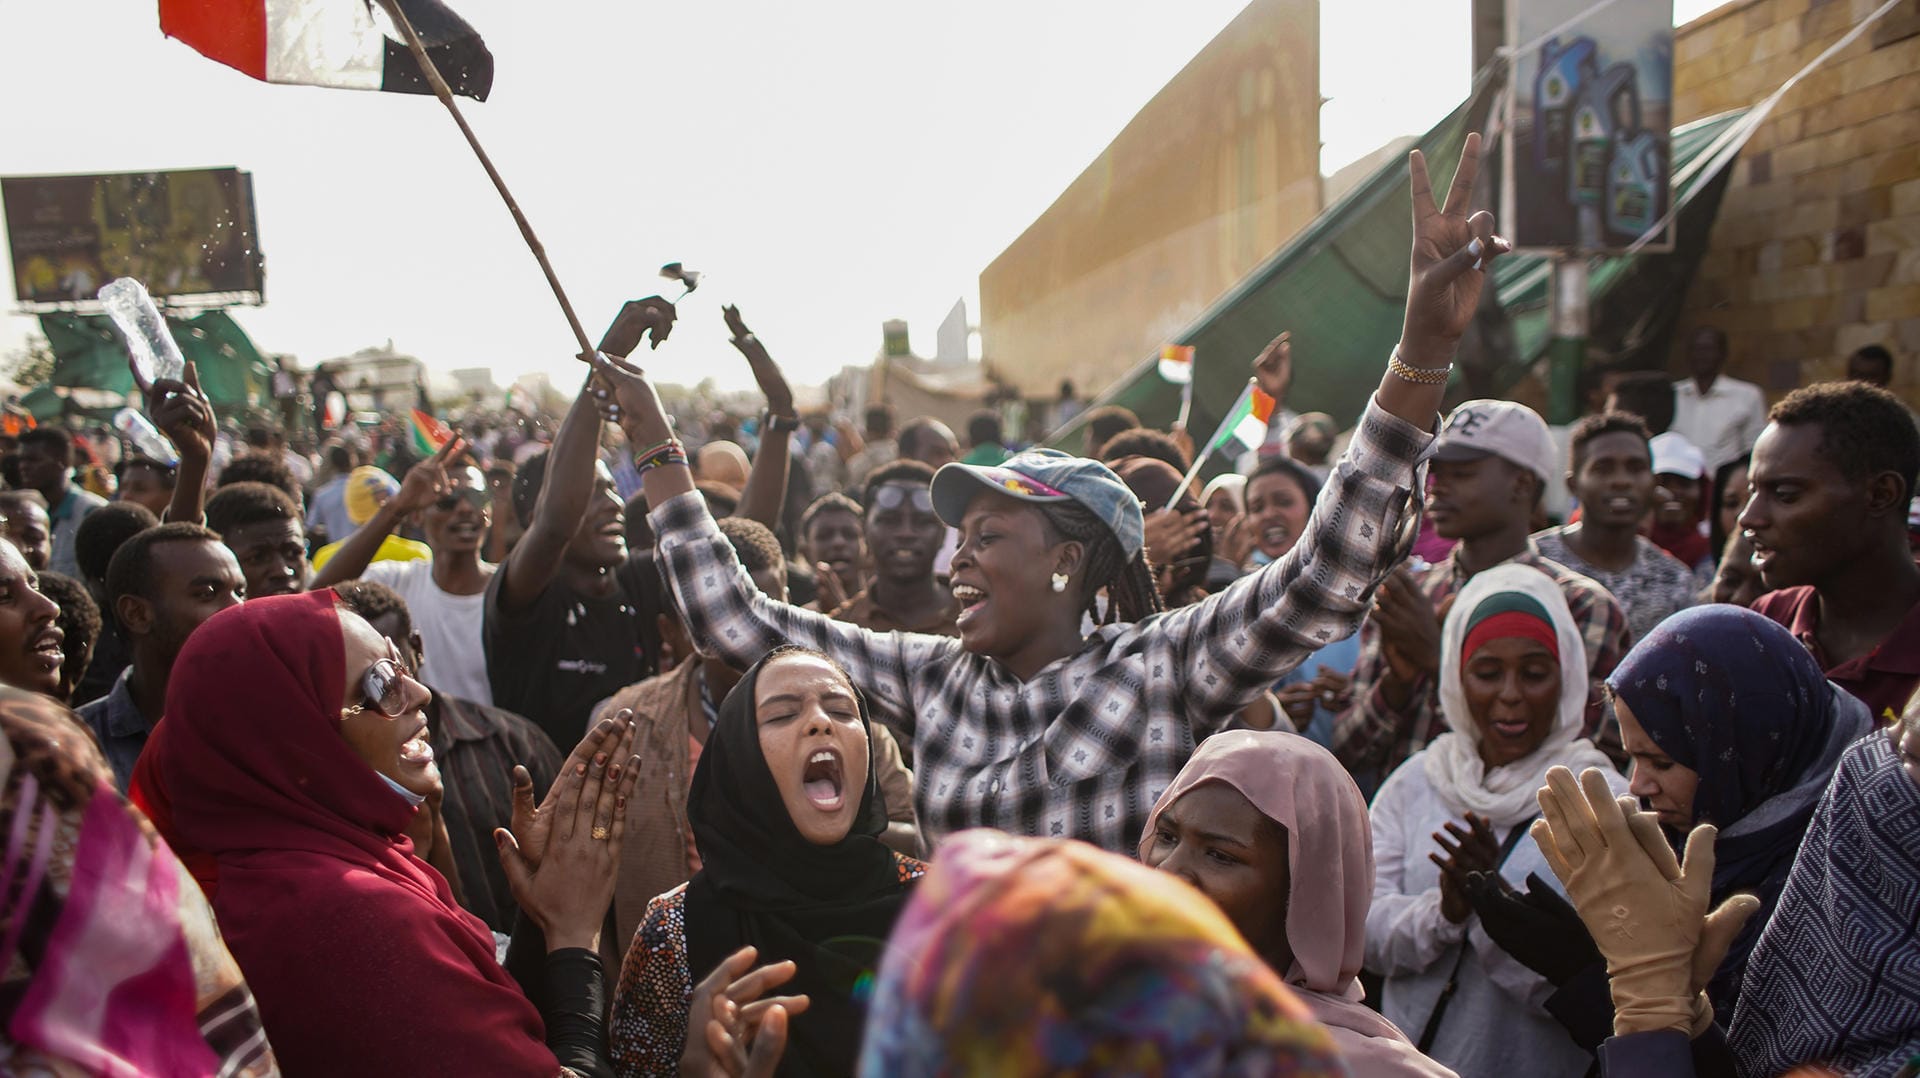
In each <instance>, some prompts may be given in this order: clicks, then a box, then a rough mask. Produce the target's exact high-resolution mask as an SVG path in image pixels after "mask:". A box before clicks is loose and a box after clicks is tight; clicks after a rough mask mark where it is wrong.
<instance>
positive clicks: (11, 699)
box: [0, 688, 279, 1078]
mask: <svg viewBox="0 0 1920 1078" xmlns="http://www.w3.org/2000/svg"><path fill="white" fill-rule="evenodd" d="M0 836H5V838H4V850H5V854H4V864H0V878H3V879H4V880H5V881H6V884H5V885H4V886H0V940H3V941H4V942H3V943H0V969H4V970H5V971H6V973H5V974H4V978H3V979H0V998H4V999H5V1000H6V1003H5V1005H4V1007H0V1022H3V1023H4V1026H5V1032H4V1033H3V1034H0V1056H4V1058H5V1063H4V1065H0V1069H4V1070H5V1071H6V1072H7V1073H9V1074H14V1073H19V1074H111V1075H126V1076H133V1078H145V1076H152V1078H160V1076H163V1075H164V1076H168V1078H171V1076H174V1075H179V1076H183V1078H186V1076H194V1078H212V1076H213V1075H216V1074H218V1075H221V1076H223V1078H225V1076H233V1078H265V1076H267V1075H274V1074H278V1073H279V1071H278V1070H277V1069H276V1066H275V1063H274V1057H273V1052H272V1050H271V1049H270V1048H268V1046H267V1041H266V1038H265V1037H264V1036H263V1035H262V1033H261V1029H260V1012H259V1010H258V1009H257V1008H256V1007H255V1006H254V1002H253V995H252V994H251V993H250V992H249V991H248V990H247V983H246V981H244V980H242V979H241V976H240V970H239V967H237V966H236V965H235V964H234V961H233V957H232V955H230V954H229V953H228V952H227V948H226V946H225V945H224V944H223V943H222V942H221V940H220V931H219V929H218V928H216V927H215V926H214V923H213V911H212V910H211V909H209V908H208V907H207V901H206V899H205V898H204V897H202V896H201V894H200V889H199V888H198V887H195V886H194V885H193V881H192V879H191V878H189V877H188V875H187V873H186V872H185V870H183V869H182V868H181V867H180V862H178V861H176V860H174V857H173V854H172V853H170V852H169V851H168V849H167V846H166V844H165V843H164V842H161V841H160V839H159V838H158V836H156V835H155V834H154V833H153V831H152V829H151V828H149V827H147V826H146V821H145V820H144V819H142V818H141V816H140V814H139V813H138V812H135V811H133V810H132V809H131V808H129V807H128V805H127V803H126V802H125V801H123V800H122V799H121V798H120V795H119V793H117V792H116V791H115V790H114V787H113V772H112V770H110V769H109V768H108V767H107V761H106V760H105V758H103V757H102V756H101V755H100V749H99V748H98V747H97V746H96V745H95V744H94V741H93V738H92V737H91V736H90V735H89V734H88V733H87V729H86V727H84V726H82V725H81V724H80V723H79V722H78V721H77V720H76V719H75V718H74V716H73V715H72V713H70V712H68V711H67V710H66V709H64V708H62V707H60V706H59V705H58V704H55V703H54V702H52V701H51V700H48V699H47V698H46V697H43V696H38V695H35V694H32V693H27V692H21V691H20V690H18V689H11V688H0Z"/></svg>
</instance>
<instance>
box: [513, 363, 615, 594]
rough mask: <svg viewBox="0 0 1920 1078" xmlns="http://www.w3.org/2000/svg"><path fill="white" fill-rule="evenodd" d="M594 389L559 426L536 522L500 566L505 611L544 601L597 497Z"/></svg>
mask: <svg viewBox="0 0 1920 1078" xmlns="http://www.w3.org/2000/svg"><path fill="white" fill-rule="evenodd" d="M592 385H593V383H592V381H591V379H589V381H588V383H587V385H586V386H585V387H582V389H581V391H580V395H579V396H578V397H575V398H574V401H573V406H572V407H571V408H568V409H567V414H566V418H564V419H562V420H561V421H560V429H559V431H557V432H556V433H555V434H554V437H553V448H551V449H549V450H548V451H547V469H546V475H545V477H544V479H543V481H542V482H541V485H540V498H539V500H538V501H536V502H535V503H534V506H533V519H532V520H531V521H529V522H528V524H527V531H526V534H525V535H522V536H521V537H520V542H519V544H518V545H516V546H515V547H514V548H513V552H512V553H511V554H508V555H507V560H506V561H505V562H504V563H503V564H502V565H501V566H500V576H501V578H502V579H501V581H500V605H501V606H502V607H503V608H504V609H506V610H509V611H520V610H525V609H527V608H528V607H529V606H532V605H533V603H534V600H536V599H538V598H540V593H541V592H543V591H545V590H546V589H547V585H548V584H550V583H552V582H553V578H554V576H555V575H556V574H558V573H559V572H560V561H561V559H562V558H563V557H564V556H565V554H566V552H567V543H568V542H569V541H570V540H572V538H573V533H574V532H575V531H578V530H579V528H580V521H581V518H583V517H584V516H586V512H587V499H588V498H589V497H591V496H592V494H593V465H594V460H595V459H596V458H595V450H596V449H597V448H598V447H599V445H600V412H599V409H598V408H597V407H596V406H597V405H598V403H599V402H598V401H597V400H595V399H594V397H593V394H592V391H591V387H592Z"/></svg>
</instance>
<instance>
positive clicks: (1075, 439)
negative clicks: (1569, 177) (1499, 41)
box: [1047, 80, 1741, 471]
mask: <svg viewBox="0 0 1920 1078" xmlns="http://www.w3.org/2000/svg"><path fill="white" fill-rule="evenodd" d="M1494 83H1495V80H1482V82H1481V84H1480V86H1479V87H1478V89H1477V90H1476V92H1475V94H1474V96H1472V97H1471V98H1469V99H1468V100H1467V101H1466V102H1465V103H1463V104H1462V105H1461V106H1460V107H1459V108H1457V109H1455V110H1454V112H1453V113H1452V114H1451V115H1450V116H1448V117H1447V118H1446V119H1444V120H1442V121H1441V122H1440V123H1439V124H1438V125H1436V126H1435V127H1434V128H1433V129H1432V130H1431V131H1428V132H1427V133H1426V135H1425V136H1424V137H1422V138H1421V139H1420V140H1419V141H1418V143H1417V144H1416V145H1418V146H1419V148H1420V150H1421V152H1422V153H1423V154H1425V156H1426V159H1427V161H1428V163H1429V165H1430V166H1431V167H1432V168H1433V170H1434V187H1435V189H1436V190H1440V191H1444V190H1446V187H1447V184H1448V183H1450V182H1451V180H1452V176H1453V163H1454V162H1456V161H1458V160H1459V157H1460V152H1461V149H1462V147H1463V146H1464V145H1465V142H1466V137H1467V135H1468V133H1469V132H1471V131H1474V130H1477V129H1481V128H1482V127H1483V126H1484V124H1485V122H1486V119H1487V116H1488V113H1489V112H1490V111H1491V108H1492V106H1493V104H1494V102H1495V101H1496V100H1497V94H1498V88H1497V86H1496V85H1495V84H1494ZM1740 115H1741V113H1739V112H1733V113H1727V114H1724V115H1721V116H1716V117H1712V118H1709V119H1705V120H1700V121H1697V122H1695V123H1692V124H1689V125H1687V126H1685V127H1682V128H1679V129H1677V130H1675V131H1674V134H1673V166H1674V171H1675V175H1676V176H1682V177H1685V179H1684V181H1683V182H1682V184H1681V185H1680V188H1679V190H1678V191H1676V193H1675V195H1676V204H1677V205H1678V206H1679V207H1680V213H1679V215H1678V223H1677V226H1676V236H1675V238H1676V243H1675V250H1674V251H1673V252H1649V251H1641V252H1639V253H1636V254H1633V255H1622V256H1613V257H1597V258H1595V259H1593V260H1592V263H1591V268H1590V271H1589V289H1590V292H1591V295H1592V297H1593V299H1592V314H1593V331H1592V339H1593V341H1594V342H1595V343H1596V344H1597V345H1600V346H1602V347H1605V348H1606V349H1607V350H1608V351H1609V353H1610V354H1611V355H1613V356H1615V357H1619V358H1620V359H1621V361H1623V362H1624V363H1626V364H1628V365H1638V366H1647V367H1657V366H1664V365H1665V364H1664V357H1665V349H1666V344H1667V340H1668V338H1669V337H1670V335H1671V333H1672V330H1673V325H1674V321H1675V319H1676V318H1677V316H1678V314H1679V310H1680V304H1681V303H1682V301H1683V300H1684V298H1685V293H1686V287H1687V283H1688V282H1689V281H1690V280H1691V278H1692V276H1693V272H1694V269H1695V268H1696V267H1697V266H1698V263H1699V259H1700V257H1701V256H1702V255H1703V254H1704V253H1705V248H1706V241H1707V233H1708V231H1709V229H1710V228H1711V227H1712V223H1713V218H1714V215H1715V214H1716V213H1717V212H1718V210H1719V204H1720V196H1721V195H1722V193H1724V190H1725V185H1726V179H1727V177H1728V176H1729V175H1730V174H1731V169H1722V170H1720V171H1719V172H1718V173H1717V174H1716V175H1714V176H1711V177H1701V176H1700V175H1698V171H1699V170H1688V169H1686V166H1687V164H1688V163H1689V162H1692V161H1693V160H1694V159H1695V158H1697V157H1700V156H1701V155H1702V154H1703V153H1704V152H1705V151H1706V150H1707V148H1708V146H1709V144H1710V143H1712V142H1713V140H1714V139H1715V138H1716V137H1717V136H1719V135H1720V134H1722V133H1723V132H1725V131H1726V129H1727V128H1728V127H1729V126H1730V125H1731V124H1733V123H1734V122H1735V121H1736V120H1738V119H1739V117H1740ZM1493 161H1494V159H1493V158H1492V156H1491V155H1490V157H1489V160H1488V162H1487V167H1486V169H1485V170H1483V171H1482V174H1481V176H1482V180H1483V181H1485V180H1487V179H1488V178H1489V177H1490V175H1491V174H1492V172H1493V171H1494V165H1493ZM1482 186H1486V184H1485V183H1484V182H1483V184H1482ZM1410 198H1411V192H1410V189H1409V184H1408V178H1407V166H1406V162H1405V161H1404V160H1395V161H1392V162H1389V163H1388V164H1386V165H1383V166H1382V167H1381V168H1380V169H1379V170H1378V171H1376V172H1375V173H1374V174H1373V175H1372V176H1370V177H1368V178H1367V179H1366V180H1364V181H1363V182H1361V183H1360V184H1359V185H1357V186H1356V187H1355V188H1354V189H1353V190H1351V191H1349V192H1348V193H1347V194H1346V195H1345V196H1344V197H1342V198H1341V199H1340V200H1339V201H1338V202H1336V203H1335V204H1334V205H1332V206H1330V207H1328V208H1327V209H1326V210H1325V211H1324V212H1322V213H1321V214H1320V216H1319V217H1317V218H1315V219H1314V220H1313V221H1312V222H1311V223H1309V224H1308V225H1307V227H1306V228H1304V229H1302V230H1301V231H1300V232H1299V233H1298V234H1297V235H1295V236H1294V237H1293V238H1292V239H1291V240H1289V241H1288V242H1287V243H1286V244H1285V245H1284V246H1282V247H1281V248H1280V249H1279V250H1278V251H1276V252H1275V253H1274V254H1273V256H1272V257H1271V258H1269V259H1268V260H1267V261H1266V262H1265V263H1264V264H1263V265H1261V266H1260V267H1259V268H1257V269H1255V270H1254V271H1253V272H1252V273H1250V274H1248V275H1247V277H1246V278H1245V279H1243V280H1242V281H1241V282H1240V283H1239V284H1237V285H1235V286H1234V287H1233V288H1232V289H1230V290H1228V292H1227V293H1226V294H1225V295H1224V296H1222V297H1221V298H1220V299H1219V300H1218V301H1216V302H1215V303H1214V304H1213V306H1212V307H1210V308H1209V309H1208V310H1207V311H1206V312H1205V313H1203V314H1202V315H1201V316H1200V317H1199V318H1198V319H1197V320H1195V321H1194V323H1193V324H1192V325H1190V326H1188V327H1187V329H1186V330H1185V331H1183V332H1181V333H1180V334H1178V335H1177V336H1175V337H1173V338H1172V340H1171V342H1170V343H1174V344H1183V345H1191V346H1193V348H1194V352H1195V356H1194V378H1193V410H1192V414H1191V416H1190V418H1189V420H1188V424H1187V426H1188V429H1189V430H1190V431H1191V432H1192V433H1193V437H1194V440H1195V441H1196V442H1204V441H1205V439H1206V437H1207V435H1209V434H1211V433H1212V432H1213V431H1214V430H1215V429H1216V428H1217V427H1218V426H1219V424H1220V421H1221V419H1222V418H1223V417H1224V416H1225V415H1226V412H1227V410H1228V409H1229V408H1231V407H1232V406H1233V403H1234V402H1235V400H1236V399H1237V398H1238V396H1239V394H1240V391H1241V390H1242V388H1244V387H1245V385H1246V383H1247V378H1248V375H1249V374H1251V369H1250V367H1249V364H1250V363H1251V362H1252V360H1253V357H1254V356H1256V355H1258V354H1259V353H1260V350H1261V349H1262V348H1264V347H1266V345H1267V342H1269V341H1271V340H1272V339H1273V338H1274V337H1276V336H1278V335H1279V333H1280V331H1281V330H1288V331H1290V332H1291V333H1292V340H1293V372H1294V374H1293V384H1292V387H1291V390H1290V392H1289V394H1288V397H1287V402H1286V403H1287V406H1288V407H1290V408H1293V409H1295V410H1297V411H1302V412H1306V411H1321V412H1327V413H1330V414H1332V415H1333V416H1334V418H1335V419H1336V420H1337V421H1338V422H1339V423H1341V424H1342V425H1343V426H1346V425H1350V424H1352V423H1353V422H1355V421H1356V420H1357V419H1358V418H1359V415H1360V412H1361V411H1362V409H1364V408H1365V407H1366V403H1367V400H1368V399H1369V396H1370V395H1371V393H1372V392H1373V389H1374V388H1375V387H1376V386H1377V385H1378V384H1379V381H1380V373H1381V370H1382V369H1383V368H1384V367H1385V365H1386V358H1387V354H1388V353H1389V352H1390V351H1391V350H1392V349H1393V346H1394V343H1395V342H1396V341H1397V340H1398V339H1399V335H1400V323H1401V319H1402V316H1403V314H1404V311H1405V304H1406V289H1407V250H1408V248H1409V247H1410V246H1411V244H1412V240H1413V233H1412V220H1411V214H1410V212H1409V209H1408V207H1409V204H1410V203H1409V200H1410ZM1548 276H1549V260H1548V259H1547V258H1546V257H1545V256H1541V255H1515V256H1509V257H1507V258H1503V259H1501V260H1500V261H1499V262H1498V263H1496V264H1495V266H1494V273H1493V285H1494V299H1495V300H1497V304H1498V307H1497V309H1494V308H1493V305H1492V304H1486V305H1483V308H1485V309H1483V312H1482V319H1481V322H1482V323H1483V324H1484V323H1485V322H1486V321H1487V316H1488V315H1491V316H1492V320H1493V321H1494V322H1495V323H1496V324H1498V323H1502V322H1504V323H1505V325H1504V326H1503V327H1501V328H1502V329H1504V330H1505V331H1506V332H1496V333H1492V334H1489V335H1488V336H1487V337H1486V338H1485V339H1486V340H1487V341H1488V342H1489V346H1488V347H1486V348H1472V346H1471V345H1469V346H1467V347H1463V354H1462V359H1461V363H1460V368H1459V371H1458V373H1457V374H1456V377H1455V379H1454V383H1453V386H1452V393H1451V395H1452V396H1453V397H1454V398H1456V399H1466V397H1467V396H1468V395H1469V393H1470V394H1471V395H1472V396H1497V395H1500V394H1502V393H1504V392H1505V391H1507V390H1508V389H1510V388H1511V387H1512V386H1513V384H1514V383H1515V382H1516V381H1518V380H1519V379H1520V378H1521V377H1522V376H1524V375H1525V374H1526V373H1528V371H1529V370H1530V369H1531V368H1532V367H1533V366H1534V364H1535V363H1536V362H1537V361H1539V360H1540V359H1541V357H1542V356H1543V355H1544V354H1545V352H1546V349H1547V344H1548V340H1549V337H1550V332H1549V326H1548V309H1547V307H1548V288H1549V282H1548ZM1470 340H1471V334H1470ZM1495 341H1498V342H1499V343H1498V344H1497V345H1495V344H1493V343H1492V342H1495ZM1157 358H1158V357H1157V356H1155V357H1152V358H1149V359H1147V360H1145V361H1144V362H1142V363H1141V364H1140V365H1139V366H1138V367H1135V368H1134V369H1133V370H1132V371H1130V372H1128V373H1127V374H1126V375H1125V376H1123V377H1122V378H1120V379H1119V380H1118V382H1116V383H1115V384H1114V386H1113V387H1112V388H1111V389H1109V390H1108V391H1107V392H1106V393H1105V394H1103V395H1102V396H1101V397H1100V399H1098V400H1097V401H1095V402H1093V403H1094V405H1096V406H1097V405H1104V404H1117V405H1121V406H1124V407H1126V408H1129V409H1131V410H1133V411H1134V412H1135V413H1136V414H1137V415H1139V417H1140V419H1141V422H1143V423H1145V424H1147V425H1148V426H1151V427H1158V428H1161V429H1165V428H1166V427H1168V426H1170V425H1171V424H1172V423H1173V422H1174V421H1175V419H1176V418H1177V417H1178V415H1179V409H1180V389H1179V387H1178V386H1175V385H1172V384H1170V383H1168V382H1167V381H1165V380H1164V379H1162V378H1161V377H1160V376H1159V374H1158V373H1157V370H1156V367H1157V363H1156V360H1157ZM1084 414H1085V413H1084V412H1083V413H1082V416H1083V417H1084ZM1084 423H1085V420H1084V418H1080V419H1076V420H1074V421H1073V422H1070V423H1068V424H1067V425H1066V426H1064V427H1062V428H1060V429H1058V430H1056V431H1054V432H1053V433H1052V434H1051V435H1050V436H1049V438H1048V442H1047V444H1049V445H1052V446H1055V447H1057V448H1062V449H1068V450H1070V451H1075V452H1077V451H1078V450H1079V449H1080V445H1081V440H1082V435H1081V428H1082V427H1083V426H1084ZM1210 463H1211V465H1212V467H1210V468H1209V469H1208V471H1213V470H1215V469H1217V468H1218V467H1220V466H1222V465H1223V464H1224V460H1223V458H1221V457H1219V456H1216V457H1215V458H1214V460H1213V461H1212V462H1210Z"/></svg>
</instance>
